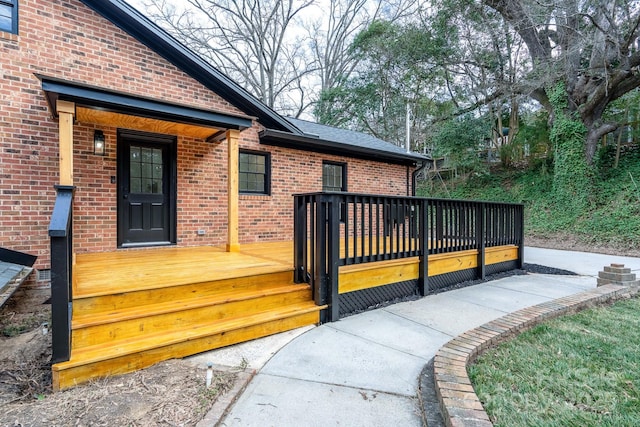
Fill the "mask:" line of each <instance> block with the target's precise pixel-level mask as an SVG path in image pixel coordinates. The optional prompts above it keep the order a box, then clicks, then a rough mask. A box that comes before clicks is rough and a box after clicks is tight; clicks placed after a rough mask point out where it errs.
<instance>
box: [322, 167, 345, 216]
mask: <svg viewBox="0 0 640 427" xmlns="http://www.w3.org/2000/svg"><path fill="white" fill-rule="evenodd" d="M325 166H339V167H340V168H341V170H342V185H341V186H340V190H339V191H340V192H344V193H346V192H347V163H345V162H332V161H329V160H323V161H322V191H323V192H324V191H336V190H328V189H327V188H326V187H325V185H324V172H325V170H327V169H326V168H325ZM346 218H347V204H346V203H340V222H345V220H346Z"/></svg>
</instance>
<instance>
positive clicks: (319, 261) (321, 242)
mask: <svg viewBox="0 0 640 427" xmlns="http://www.w3.org/2000/svg"><path fill="white" fill-rule="evenodd" d="M315 205H316V229H315V242H316V249H315V259H314V260H312V263H313V275H314V276H313V282H314V288H313V292H314V300H315V302H316V305H325V304H327V303H328V296H327V294H328V291H327V269H326V265H327V201H326V197H324V196H318V197H317V198H316V204H315ZM312 232H313V231H312Z"/></svg>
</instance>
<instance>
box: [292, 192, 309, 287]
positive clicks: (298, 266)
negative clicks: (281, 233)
mask: <svg viewBox="0 0 640 427" xmlns="http://www.w3.org/2000/svg"><path fill="white" fill-rule="evenodd" d="M305 199H306V197H305V196H295V198H294V202H293V203H294V209H295V210H294V214H293V215H294V218H293V257H294V261H293V262H294V264H293V265H294V268H295V270H294V273H293V280H294V282H295V283H304V282H306V280H305V279H306V278H305V275H306V271H305V270H306V268H305V265H306V259H305V258H306V252H307V203H306V200H305Z"/></svg>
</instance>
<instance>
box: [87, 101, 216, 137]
mask: <svg viewBox="0 0 640 427" xmlns="http://www.w3.org/2000/svg"><path fill="white" fill-rule="evenodd" d="M76 120H77V121H78V122H83V123H94V124H97V125H102V126H110V127H117V128H124V129H134V130H141V131H146V132H154V133H162V134H169V135H183V136H189V137H193V138H197V139H207V138H209V137H211V136H213V135H216V134H217V133H218V132H221V131H223V129H221V128H215V127H210V126H199V125H193V124H186V123H178V122H170V121H166V120H158V119H151V118H148V117H141V116H133V115H128V114H121V113H115V112H112V111H104V110H96V109H92V108H87V107H80V106H78V107H77V108H76Z"/></svg>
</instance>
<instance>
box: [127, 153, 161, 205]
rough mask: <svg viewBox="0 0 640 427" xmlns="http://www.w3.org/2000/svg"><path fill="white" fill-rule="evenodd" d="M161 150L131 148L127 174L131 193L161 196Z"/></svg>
mask: <svg viewBox="0 0 640 427" xmlns="http://www.w3.org/2000/svg"><path fill="white" fill-rule="evenodd" d="M163 172H164V171H163V164H162V150H161V149H159V148H148V147H135V146H131V151H130V152H129V174H130V180H131V182H130V186H131V188H130V189H129V190H130V191H131V192H132V193H147V194H162V191H163V189H162V176H163Z"/></svg>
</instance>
